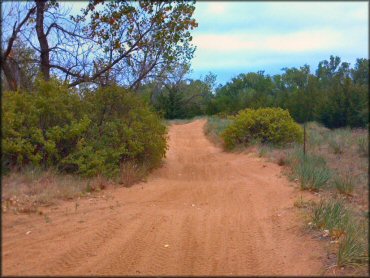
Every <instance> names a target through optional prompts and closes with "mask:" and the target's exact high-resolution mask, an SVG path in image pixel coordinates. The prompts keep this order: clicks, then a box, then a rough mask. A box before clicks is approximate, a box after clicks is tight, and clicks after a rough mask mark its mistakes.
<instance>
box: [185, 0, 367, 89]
mask: <svg viewBox="0 0 370 278" xmlns="http://www.w3.org/2000/svg"><path fill="white" fill-rule="evenodd" d="M368 8H369V7H368V2H259V3H257V2H248V1H240V2H205V1H204V2H197V3H196V11H195V18H196V19H197V21H198V23H199V27H198V28H197V29H196V30H195V31H194V32H193V42H194V44H195V45H196V46H197V50H196V53H195V58H194V59H193V61H192V68H193V72H192V74H191V76H192V77H193V78H198V77H199V76H200V75H203V76H204V75H205V74H206V73H207V72H209V71H212V72H214V73H216V74H217V76H218V78H217V81H218V82H219V83H225V82H227V81H229V80H230V79H231V78H232V77H234V76H236V75H237V74H239V73H246V72H250V71H258V70H265V72H266V73H268V74H276V73H280V72H281V68H283V67H293V66H295V67H298V66H302V65H304V64H308V65H310V66H311V70H315V69H316V67H317V64H318V63H319V62H320V61H322V60H325V59H329V56H330V55H337V56H339V57H341V58H342V61H347V62H350V63H351V64H352V65H353V64H354V63H355V61H356V58H368Z"/></svg>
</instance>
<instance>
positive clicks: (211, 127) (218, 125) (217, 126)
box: [204, 116, 232, 145]
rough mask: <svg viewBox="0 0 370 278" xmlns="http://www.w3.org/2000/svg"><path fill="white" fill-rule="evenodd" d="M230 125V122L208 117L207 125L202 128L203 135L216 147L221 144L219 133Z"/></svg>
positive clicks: (216, 117) (220, 118)
mask: <svg viewBox="0 0 370 278" xmlns="http://www.w3.org/2000/svg"><path fill="white" fill-rule="evenodd" d="M231 123H232V120H230V119H227V118H222V117H219V116H211V117H208V119H207V123H206V125H205V126H204V133H205V134H206V135H207V136H208V138H210V140H211V141H212V142H214V143H215V144H217V145H221V144H222V143H223V141H222V139H221V133H222V132H224V130H225V129H226V128H227V127H228V126H229V125H230V124H231Z"/></svg>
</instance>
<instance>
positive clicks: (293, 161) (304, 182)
mask: <svg viewBox="0 0 370 278" xmlns="http://www.w3.org/2000/svg"><path fill="white" fill-rule="evenodd" d="M287 161H288V165H289V166H290V167H291V169H292V175H293V177H294V178H297V179H299V180H300V182H301V188H302V189H309V190H314V191H318V190H319V189H321V188H322V187H324V186H325V185H327V183H328V181H329V179H330V177H331V173H330V170H329V169H328V167H327V166H326V161H325V159H324V158H323V157H320V156H316V155H311V154H306V155H304V154H303V152H302V150H299V149H298V148H295V149H294V150H293V151H292V152H290V153H289V155H288V159H287Z"/></svg>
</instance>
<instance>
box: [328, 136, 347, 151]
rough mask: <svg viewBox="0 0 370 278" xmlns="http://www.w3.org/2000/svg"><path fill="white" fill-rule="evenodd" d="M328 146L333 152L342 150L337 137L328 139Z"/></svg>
mask: <svg viewBox="0 0 370 278" xmlns="http://www.w3.org/2000/svg"><path fill="white" fill-rule="evenodd" d="M329 147H330V148H331V150H332V151H333V153H334V154H342V153H343V151H344V148H343V145H342V144H341V143H340V142H339V140H338V139H337V138H333V139H332V140H330V141H329Z"/></svg>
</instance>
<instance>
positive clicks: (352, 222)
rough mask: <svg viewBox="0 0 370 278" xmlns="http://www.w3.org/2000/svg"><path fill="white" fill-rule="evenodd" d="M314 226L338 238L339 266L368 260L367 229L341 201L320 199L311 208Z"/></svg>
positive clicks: (360, 263)
mask: <svg viewBox="0 0 370 278" xmlns="http://www.w3.org/2000/svg"><path fill="white" fill-rule="evenodd" d="M312 223H313V225H314V227H315V228H317V229H320V230H328V231H329V235H330V237H331V238H332V239H334V240H339V241H340V242H339V248H338V257H337V263H338V265H339V266H350V265H352V266H353V265H363V264H366V263H367V262H368V260H369V254H368V241H367V238H368V229H367V226H366V225H364V223H362V222H361V221H360V220H359V219H357V218H356V217H355V216H354V215H353V213H351V212H350V211H349V210H348V209H347V208H346V207H345V204H344V203H343V201H341V200H335V199H330V200H328V201H323V200H321V201H320V202H319V203H318V204H317V205H314V206H313V209H312Z"/></svg>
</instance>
